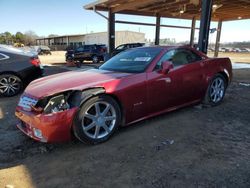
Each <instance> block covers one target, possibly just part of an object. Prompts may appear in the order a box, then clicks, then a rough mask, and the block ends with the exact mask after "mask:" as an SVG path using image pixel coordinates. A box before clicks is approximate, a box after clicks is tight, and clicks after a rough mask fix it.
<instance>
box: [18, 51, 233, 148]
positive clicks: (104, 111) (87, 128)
mask: <svg viewBox="0 0 250 188" xmlns="http://www.w3.org/2000/svg"><path fill="white" fill-rule="evenodd" d="M231 79H232V65H231V62H230V60H229V59H228V58H208V57H207V56H206V55H204V54H202V53H201V52H199V51H196V50H195V49H193V48H190V47H187V46H183V47H160V46H156V47H142V48H135V49H130V50H127V51H125V52H122V53H120V54H118V55H116V56H114V57H113V58H111V59H110V60H108V61H107V62H106V63H104V64H103V65H102V66H100V67H99V69H91V70H87V71H86V70H85V71H84V70H83V71H75V72H66V73H61V74H55V75H52V76H48V77H44V78H41V79H38V80H35V81H33V82H32V83H30V85H29V86H28V87H27V88H26V90H25V92H24V93H23V95H22V96H21V98H20V101H19V103H18V106H17V108H16V112H15V114H16V116H17V117H18V119H19V123H18V125H17V127H18V128H19V129H20V130H21V131H22V132H24V133H25V134H26V135H28V136H29V137H31V138H33V139H35V140H38V141H41V142H60V141H67V140H70V139H71V138H72V137H73V136H75V137H77V138H78V139H79V140H80V141H83V142H87V143H90V144H96V143H100V142H103V141H106V140H107V139H109V138H110V136H111V135H112V134H113V133H114V132H115V130H116V129H117V128H118V127H119V126H125V125H129V124H132V123H135V122H138V121H141V120H144V119H147V118H150V117H152V116H156V115H159V114H162V113H165V112H169V111H172V110H176V109H178V108H181V107H184V106H188V105H191V104H197V103H200V102H203V103H204V104H206V105H210V106H214V105H218V104H220V103H221V102H222V100H223V97H224V95H225V91H226V88H227V86H228V84H229V83H230V81H231Z"/></svg>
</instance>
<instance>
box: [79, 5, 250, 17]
mask: <svg viewBox="0 0 250 188" xmlns="http://www.w3.org/2000/svg"><path fill="white" fill-rule="evenodd" d="M201 4H202V0H98V1H95V2H94V3H91V4H88V5H85V6H84V8H85V9H87V10H94V9H95V10H98V11H111V12H112V13H121V14H132V15H144V16H156V15H157V14H160V16H161V17H167V18H179V19H193V18H194V17H195V18H196V19H200V15H201ZM249 10H250V0H213V7H212V17H211V19H212V20H213V21H220V20H221V21H230V20H238V19H250V11H249Z"/></svg>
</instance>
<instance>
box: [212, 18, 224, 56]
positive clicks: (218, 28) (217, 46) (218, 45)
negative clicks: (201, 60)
mask: <svg viewBox="0 0 250 188" xmlns="http://www.w3.org/2000/svg"><path fill="white" fill-rule="evenodd" d="M221 29H222V21H221V20H220V21H219V22H218V26H217V36H216V43H215V50H214V57H218V55H219V48H220V37H221Z"/></svg>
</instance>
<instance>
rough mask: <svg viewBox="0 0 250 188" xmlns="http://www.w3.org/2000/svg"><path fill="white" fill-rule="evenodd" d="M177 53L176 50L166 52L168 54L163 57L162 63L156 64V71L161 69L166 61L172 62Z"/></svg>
mask: <svg viewBox="0 0 250 188" xmlns="http://www.w3.org/2000/svg"><path fill="white" fill-rule="evenodd" d="M175 53H176V50H170V51H168V52H166V53H165V54H164V55H163V56H162V57H161V59H160V61H158V63H157V64H156V66H155V70H159V69H161V64H162V63H163V62H164V61H172V59H173V56H174V55H175Z"/></svg>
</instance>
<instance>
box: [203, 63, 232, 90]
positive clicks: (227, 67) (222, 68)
mask: <svg viewBox="0 0 250 188" xmlns="http://www.w3.org/2000/svg"><path fill="white" fill-rule="evenodd" d="M204 63H205V67H204V73H205V75H206V81H207V85H208V84H209V83H210V81H211V79H212V78H213V77H214V76H215V75H216V74H218V73H222V74H224V75H226V76H227V79H228V83H230V82H231V80H232V77H233V73H232V63H231V61H230V59H229V58H208V59H206V60H205V62H204Z"/></svg>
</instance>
